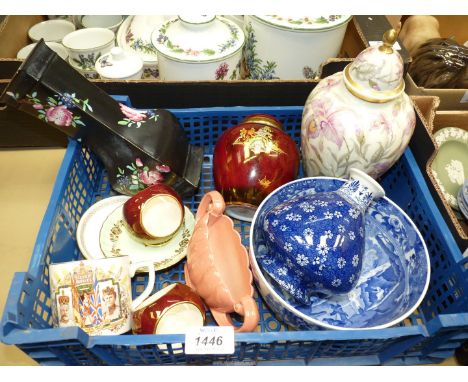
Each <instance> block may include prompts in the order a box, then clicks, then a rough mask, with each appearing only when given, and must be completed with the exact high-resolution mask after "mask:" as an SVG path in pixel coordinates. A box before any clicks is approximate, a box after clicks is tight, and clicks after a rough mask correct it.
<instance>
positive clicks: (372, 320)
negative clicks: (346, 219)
mask: <svg viewBox="0 0 468 382" xmlns="http://www.w3.org/2000/svg"><path fill="white" fill-rule="evenodd" d="M344 183H345V180H343V179H338V178H329V177H316V178H303V179H299V180H296V181H293V182H290V183H288V184H286V185H284V186H282V187H280V188H278V189H277V190H275V191H274V192H273V193H271V194H270V195H269V196H268V197H267V198H266V199H265V200H264V201H263V202H262V204H261V205H260V207H259V208H258V210H257V212H256V214H255V216H254V219H253V222H252V225H251V230H250V251H249V256H250V264H251V267H252V272H253V276H254V280H255V283H256V284H257V286H258V288H259V291H260V294H261V295H262V296H263V298H264V299H265V301H266V303H267V304H268V305H269V306H270V308H271V309H272V310H273V312H275V313H276V314H277V316H278V317H279V318H280V319H281V320H282V321H284V322H285V323H287V324H288V325H291V326H293V327H295V328H297V329H314V328H315V329H316V328H317V327H325V328H328V329H339V330H352V329H382V328H386V327H389V326H393V325H396V324H398V323H399V322H401V321H402V320H404V319H405V318H406V317H408V316H409V315H410V314H411V313H412V312H413V311H414V310H415V309H416V308H417V307H418V305H419V304H420V303H421V301H422V299H423V298H424V295H425V293H426V291H427V288H428V286H429V279H430V260H429V254H428V251H427V248H426V244H425V243H424V240H423V238H422V236H421V234H420V233H419V231H418V229H417V228H416V226H415V225H414V223H413V222H412V221H411V219H410V218H409V217H408V216H407V215H406V214H405V213H404V212H403V211H402V210H401V209H400V208H399V207H398V206H397V205H396V204H395V203H393V202H392V201H391V200H389V199H388V198H386V197H383V198H380V199H379V200H377V201H374V202H372V203H371V204H370V206H369V208H368V210H367V212H366V214H365V231H366V237H365V250H364V256H363V264H362V270H361V276H360V278H359V279H358V282H357V284H356V285H355V287H354V288H353V289H352V290H351V291H350V292H348V293H347V294H340V295H332V296H330V295H328V296H325V295H321V294H317V295H315V296H313V297H312V299H311V304H310V305H303V304H300V303H298V302H297V301H296V300H295V299H293V298H292V297H291V294H290V292H291V290H290V285H286V284H285V285H279V284H277V283H276V282H275V281H273V280H272V279H271V278H270V277H269V276H268V275H267V273H266V272H265V271H264V270H263V269H262V268H261V267H260V260H261V259H262V258H264V257H265V256H268V255H269V254H268V252H267V251H268V249H267V248H268V247H267V245H266V242H265V238H264V235H263V232H264V231H263V221H264V216H265V213H266V212H267V211H269V210H271V208H273V207H274V206H276V205H279V204H280V203H281V201H283V200H288V199H291V198H294V197H296V196H299V195H308V194H314V193H318V192H326V191H334V190H337V189H338V188H339V187H340V186H341V185H343V184H344ZM269 257H270V258H272V257H271V256H269ZM296 260H297V262H301V261H303V258H302V257H300V256H299V255H298V257H297V259H296ZM272 261H273V262H274V258H273V260H272ZM283 271H284V270H282V269H280V268H278V272H283Z"/></svg>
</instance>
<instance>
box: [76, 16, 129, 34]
mask: <svg viewBox="0 0 468 382" xmlns="http://www.w3.org/2000/svg"><path fill="white" fill-rule="evenodd" d="M123 21H124V17H123V16H120V15H85V16H81V25H82V26H83V27H84V28H107V29H110V30H111V31H112V32H114V33H116V32H117V29H119V26H120V24H122V22H123Z"/></svg>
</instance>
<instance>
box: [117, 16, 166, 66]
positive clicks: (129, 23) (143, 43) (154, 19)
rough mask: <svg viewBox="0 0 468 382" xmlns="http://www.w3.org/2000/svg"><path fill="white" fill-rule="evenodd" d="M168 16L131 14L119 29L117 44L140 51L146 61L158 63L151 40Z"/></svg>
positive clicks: (136, 51) (126, 48)
mask: <svg viewBox="0 0 468 382" xmlns="http://www.w3.org/2000/svg"><path fill="white" fill-rule="evenodd" d="M167 17H168V16H162V15H155V16H129V17H127V18H126V19H125V21H124V22H123V23H122V24H121V25H120V28H119V30H118V31H117V39H116V41H117V46H119V47H121V48H122V49H124V50H129V51H132V52H134V53H138V54H139V56H140V57H141V59H142V60H143V61H144V62H146V63H153V64H154V63H157V61H158V58H157V54H156V53H157V52H156V49H155V48H154V46H153V44H152V42H151V34H152V32H153V30H154V29H155V28H157V27H159V26H160V25H161V24H162V23H163V22H164V21H165V20H166V19H167Z"/></svg>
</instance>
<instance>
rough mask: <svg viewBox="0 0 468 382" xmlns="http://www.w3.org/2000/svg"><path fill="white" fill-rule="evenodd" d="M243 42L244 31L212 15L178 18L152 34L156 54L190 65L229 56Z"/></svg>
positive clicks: (222, 18) (234, 24)
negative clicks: (189, 63) (190, 63)
mask: <svg viewBox="0 0 468 382" xmlns="http://www.w3.org/2000/svg"><path fill="white" fill-rule="evenodd" d="M244 41H245V36H244V32H243V31H242V29H241V28H240V27H239V26H238V25H237V24H236V23H234V22H232V21H230V20H228V19H226V18H224V17H221V16H214V15H200V16H194V15H190V16H189V15H187V16H184V15H179V16H178V17H177V18H173V19H170V20H168V21H167V22H166V23H164V24H163V25H162V26H161V27H160V28H157V29H155V30H154V31H153V34H152V43H153V45H154V47H155V48H156V50H157V51H158V53H159V54H161V55H163V56H166V57H168V58H169V59H171V60H173V61H181V62H193V63H195V62H212V61H219V60H221V59H224V58H227V57H230V56H232V55H234V54H236V53H237V52H239V51H240V50H241V49H242V47H243V46H244Z"/></svg>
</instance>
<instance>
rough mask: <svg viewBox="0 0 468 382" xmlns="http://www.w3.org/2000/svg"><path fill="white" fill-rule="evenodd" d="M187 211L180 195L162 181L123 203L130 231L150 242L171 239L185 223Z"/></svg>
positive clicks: (151, 243)
mask: <svg viewBox="0 0 468 382" xmlns="http://www.w3.org/2000/svg"><path fill="white" fill-rule="evenodd" d="M184 213H185V211H184V205H183V203H182V199H181V197H180V196H179V194H178V193H177V192H176V191H174V190H173V189H172V188H171V187H169V186H166V185H165V184H161V183H158V184H155V185H152V186H150V187H148V188H146V189H144V190H142V191H140V192H138V193H137V194H136V195H134V196H132V197H131V198H130V199H128V200H127V201H126V202H125V204H124V206H123V216H124V220H125V222H126V224H127V228H128V229H129V232H131V233H132V234H133V236H134V237H136V238H137V239H138V240H140V241H143V242H144V243H145V244H147V245H158V244H163V243H165V242H167V241H168V240H170V239H171V238H172V237H173V236H174V234H175V233H176V232H177V230H178V229H179V228H180V226H181V225H182V222H183V220H184Z"/></svg>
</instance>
